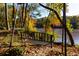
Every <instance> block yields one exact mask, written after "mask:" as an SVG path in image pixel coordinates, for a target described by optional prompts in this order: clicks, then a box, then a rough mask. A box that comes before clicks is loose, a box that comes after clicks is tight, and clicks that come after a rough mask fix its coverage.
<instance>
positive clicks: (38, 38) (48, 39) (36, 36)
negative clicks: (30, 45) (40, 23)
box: [29, 32, 54, 47]
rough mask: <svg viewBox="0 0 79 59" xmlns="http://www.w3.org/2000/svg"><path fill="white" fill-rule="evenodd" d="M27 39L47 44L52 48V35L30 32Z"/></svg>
mask: <svg viewBox="0 0 79 59" xmlns="http://www.w3.org/2000/svg"><path fill="white" fill-rule="evenodd" d="M29 38H30V39H32V40H36V41H42V42H48V43H50V44H51V47H52V43H53V41H54V36H53V35H50V34H47V33H43V32H30V33H29Z"/></svg>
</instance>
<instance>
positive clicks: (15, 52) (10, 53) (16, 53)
mask: <svg viewBox="0 0 79 59" xmlns="http://www.w3.org/2000/svg"><path fill="white" fill-rule="evenodd" d="M2 55H3V56H21V55H22V50H21V49H20V48H11V49H8V50H6V51H4V52H3V54H2Z"/></svg>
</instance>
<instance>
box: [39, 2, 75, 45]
mask: <svg viewBox="0 0 79 59" xmlns="http://www.w3.org/2000/svg"><path fill="white" fill-rule="evenodd" d="M39 5H40V6H42V7H44V8H46V9H48V10H50V11H53V12H54V13H55V14H56V16H57V18H58V19H59V21H60V23H61V24H62V25H63V27H64V29H66V32H67V34H68V36H69V39H70V42H71V45H72V46H74V40H73V37H72V35H71V33H70V31H69V30H68V28H67V27H65V24H64V23H63V21H62V20H61V18H60V17H59V15H58V13H57V12H56V11H55V10H54V9H51V8H49V7H47V6H44V5H42V4H40V3H39Z"/></svg>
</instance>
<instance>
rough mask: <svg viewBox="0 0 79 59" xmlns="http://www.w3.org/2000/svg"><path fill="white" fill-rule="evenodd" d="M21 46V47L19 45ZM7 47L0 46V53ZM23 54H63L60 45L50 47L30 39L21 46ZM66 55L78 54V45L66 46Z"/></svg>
mask: <svg viewBox="0 0 79 59" xmlns="http://www.w3.org/2000/svg"><path fill="white" fill-rule="evenodd" d="M21 48H22V47H21ZM7 49H8V48H0V53H3V51H5V50H7ZM23 49H24V50H23V51H24V53H23V55H24V56H63V55H64V53H62V45H57V44H53V45H52V48H51V47H50V44H45V45H41V44H32V43H31V41H29V42H27V43H26V47H23ZM67 55H68V56H79V48H78V46H77V47H75V46H67Z"/></svg>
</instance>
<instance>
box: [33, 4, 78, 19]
mask: <svg viewBox="0 0 79 59" xmlns="http://www.w3.org/2000/svg"><path fill="white" fill-rule="evenodd" d="M37 9H38V10H39V11H40V14H41V16H36V17H37V18H42V17H47V16H48V15H49V12H48V10H47V9H45V8H43V7H41V6H39V7H38V8H37ZM67 10H68V11H67V13H66V15H67V16H79V3H68V7H67ZM33 13H38V12H33ZM61 15H62V12H61Z"/></svg>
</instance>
